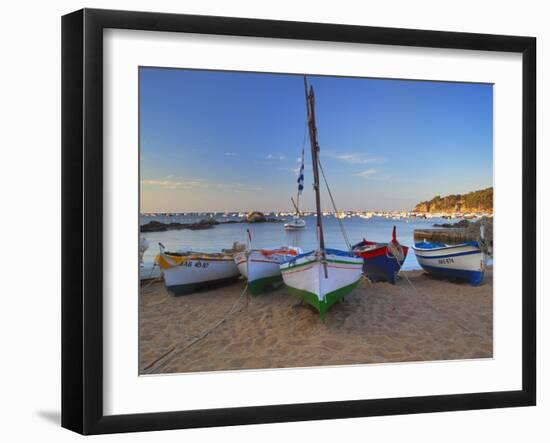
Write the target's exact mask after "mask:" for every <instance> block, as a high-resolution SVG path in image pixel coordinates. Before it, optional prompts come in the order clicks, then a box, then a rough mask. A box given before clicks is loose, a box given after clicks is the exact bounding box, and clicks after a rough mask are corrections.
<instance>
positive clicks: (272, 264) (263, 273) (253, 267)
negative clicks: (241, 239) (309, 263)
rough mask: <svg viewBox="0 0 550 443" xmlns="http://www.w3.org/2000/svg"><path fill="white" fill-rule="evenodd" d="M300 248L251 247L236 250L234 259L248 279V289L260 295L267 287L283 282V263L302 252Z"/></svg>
mask: <svg viewBox="0 0 550 443" xmlns="http://www.w3.org/2000/svg"><path fill="white" fill-rule="evenodd" d="M301 252H302V250H301V249H300V248H295V247H290V246H283V247H280V248H266V249H249V250H244V251H239V252H235V253H234V254H233V259H234V260H235V263H236V264H237V268H238V269H239V272H240V273H241V275H242V276H243V277H244V278H246V279H247V280H248V290H249V291H250V293H251V294H252V295H259V294H261V293H262V292H264V291H265V290H266V289H268V288H270V287H273V286H276V285H277V284H279V283H281V282H282V276H281V268H280V265H281V263H284V262H285V261H287V260H288V259H289V258H291V257H295V256H297V255H299V254H301Z"/></svg>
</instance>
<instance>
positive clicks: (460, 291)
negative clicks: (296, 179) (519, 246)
mask: <svg viewBox="0 0 550 443" xmlns="http://www.w3.org/2000/svg"><path fill="white" fill-rule="evenodd" d="M406 276H407V277H408V279H409V280H410V281H411V282H412V284H413V285H414V286H415V287H416V288H417V290H414V289H413V288H412V287H411V285H410V284H409V282H408V281H407V279H406V278H400V279H399V280H398V282H397V284H396V285H395V286H393V285H390V284H388V283H369V282H368V281H362V282H361V283H360V285H359V287H358V288H357V289H356V290H355V291H354V292H353V293H352V294H350V295H348V296H347V297H346V298H345V300H344V301H341V302H339V303H337V304H335V305H334V306H333V307H332V308H331V309H330V310H329V312H328V313H327V316H326V320H325V322H324V323H323V322H322V321H321V320H320V318H319V315H318V313H317V312H316V311H314V310H313V309H312V308H310V307H309V306H307V305H300V304H298V301H299V300H298V299H297V298H296V297H294V296H292V295H290V294H288V293H287V292H286V291H285V288H284V286H282V287H280V288H279V289H277V290H273V291H270V292H268V293H266V294H262V295H260V296H257V297H253V296H246V295H245V296H242V297H240V295H241V293H242V292H243V289H244V288H245V284H246V283H245V282H244V281H239V282H237V283H235V284H232V285H230V286H225V287H223V288H218V289H214V290H208V291H204V292H198V293H194V294H191V295H187V296H182V297H174V296H172V295H170V294H168V293H167V291H166V290H165V288H164V285H163V283H162V282H153V283H149V284H147V283H146V284H144V285H142V289H141V293H140V316H139V317H140V318H139V352H140V355H139V365H140V374H157V373H176V372H197V371H200V372H204V371H218V370H238V369H260V368H288V367H308V366H325V365H331V366H334V365H348V364H365V363H384V362H406V361H433V360H451V359H473V358H491V357H492V355H493V296H492V295H493V281H492V270H488V272H487V273H486V276H485V280H484V282H483V284H482V285H480V286H477V287H472V286H469V285H468V284H465V283H454V282H449V281H445V280H437V279H435V278H433V277H430V276H429V275H427V274H425V273H423V272H422V271H407V272H406ZM232 307H234V311H233V313H232V314H230V315H227V314H228V312H229V311H230V310H231V308H232ZM223 318H226V320H225V321H224V322H223V323H221V324H219V326H218V327H217V328H215V329H214V330H212V331H211V332H210V333H209V334H208V335H206V336H203V334H204V333H205V331H207V330H208V329H211V328H212V327H213V326H215V325H216V324H218V323H219V322H220V321H221V320H222V319H223Z"/></svg>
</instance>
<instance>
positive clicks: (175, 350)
mask: <svg viewBox="0 0 550 443" xmlns="http://www.w3.org/2000/svg"><path fill="white" fill-rule="evenodd" d="M247 289H248V283H247V284H246V286H245V287H244V289H243V292H241V295H239V297H238V298H237V300H236V301H235V303H233V306H231V309H229V311H228V312H227V314H225V316H224V317H223V318H222V319H220V320H218V321H217V322H216V323H214V324H213V325H212V326H211V327H210V328H208V329H206V330H205V331H203V332H202V333H201V334H199V335H198V336H196V337H195V338H194V339H193V340H191V341H190V342H188V343H186V344H184V345H176V346H174V347H172V348H170V349H169V350H168V351H167V352H165V353H164V354H162V355H161V356H160V357H159V358H157V359H156V360H154V361H153V362H151V363H150V364H149V365H147V366H146V367H145V368H143V370H144V371H147V373H149V374H151V373H154V372H157V371H159V370H161V369H163V368H165V367H166V366H167V365H168V364H169V363H170V362H171V361H172V360H173V359H174V358H176V357H177V356H178V355H180V354H181V353H182V352H183V351H185V350H187V349H188V348H190V347H191V346H193V345H194V344H195V343H197V342H199V341H201V340H202V339H204V338H206V337H207V336H208V335H209V334H210V333H212V332H213V331H214V330H215V329H217V328H218V327H219V326H221V325H222V324H223V323H224V322H225V321H226V320H227V319H228V318H229V317H230V316H231V315H232V314H234V313H235V312H238V311H236V308H237V306H238V304H239V302H240V301H241V300H242V298H243V297H244V295H245V294H246V292H247ZM246 305H247V306H248V298H247V304H246ZM241 309H242V308H241ZM239 311H240V310H239Z"/></svg>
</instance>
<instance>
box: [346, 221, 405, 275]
mask: <svg viewBox="0 0 550 443" xmlns="http://www.w3.org/2000/svg"><path fill="white" fill-rule="evenodd" d="M408 251H409V248H408V247H407V246H402V245H401V244H400V243H399V242H398V241H397V236H396V227H395V226H394V227H393V231H392V240H391V241H390V242H389V243H378V242H372V241H368V240H366V239H363V241H361V242H359V243H357V244H355V245H354V246H353V252H354V253H355V254H356V255H357V256H358V257H361V258H362V259H363V274H364V275H365V276H366V277H368V278H369V279H370V280H371V281H375V282H376V281H387V282H389V283H391V284H392V285H394V284H395V279H396V277H397V274H398V272H399V271H400V270H401V266H403V262H404V261H405V258H407V253H408Z"/></svg>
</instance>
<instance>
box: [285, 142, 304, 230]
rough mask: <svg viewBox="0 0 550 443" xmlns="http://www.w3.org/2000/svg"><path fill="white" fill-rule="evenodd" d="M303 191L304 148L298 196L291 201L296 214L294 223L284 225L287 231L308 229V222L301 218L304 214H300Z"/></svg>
mask: <svg viewBox="0 0 550 443" xmlns="http://www.w3.org/2000/svg"><path fill="white" fill-rule="evenodd" d="M303 190H304V148H303V147H302V164H301V166H300V172H299V173H298V192H297V194H296V201H294V199H293V198H292V197H290V200H291V201H292V205H293V206H294V209H295V210H296V213H295V214H294V216H293V217H292V221H291V222H290V223H285V224H284V228H285V229H286V230H295V229H304V228H305V227H306V221H305V220H304V219H303V218H302V217H301V215H302V214H301V212H300V195H301V194H302V191H303Z"/></svg>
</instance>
